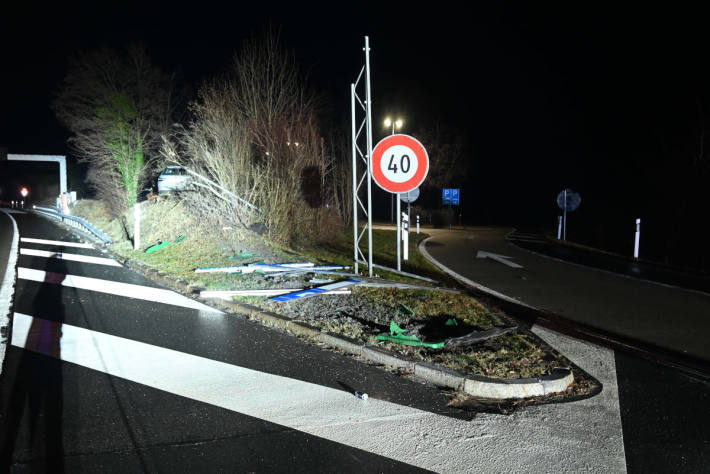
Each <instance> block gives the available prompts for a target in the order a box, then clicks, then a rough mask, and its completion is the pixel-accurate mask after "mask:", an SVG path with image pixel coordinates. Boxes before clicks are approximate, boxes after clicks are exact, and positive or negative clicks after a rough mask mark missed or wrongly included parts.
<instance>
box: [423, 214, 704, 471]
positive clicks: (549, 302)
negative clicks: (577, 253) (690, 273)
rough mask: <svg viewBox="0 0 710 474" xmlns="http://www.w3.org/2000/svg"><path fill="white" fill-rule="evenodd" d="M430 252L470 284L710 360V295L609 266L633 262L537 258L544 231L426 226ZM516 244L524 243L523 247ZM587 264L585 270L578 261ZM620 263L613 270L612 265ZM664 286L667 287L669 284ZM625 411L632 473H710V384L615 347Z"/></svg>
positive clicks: (665, 278)
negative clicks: (524, 232) (531, 249)
mask: <svg viewBox="0 0 710 474" xmlns="http://www.w3.org/2000/svg"><path fill="white" fill-rule="evenodd" d="M427 232H428V233H430V234H431V235H432V237H431V238H430V239H429V240H428V241H427V243H426V247H425V249H426V251H427V252H428V253H429V254H430V255H431V256H432V257H433V258H434V259H435V260H437V261H438V262H439V263H440V264H442V265H444V266H445V267H447V268H448V269H450V270H452V271H454V272H455V273H457V274H458V275H460V276H461V277H463V278H465V279H468V280H469V283H470V284H473V285H474V286H477V287H478V288H480V289H483V290H484V291H486V292H488V293H490V294H493V295H495V296H497V297H499V298H502V299H503V300H507V301H517V302H519V303H521V304H524V305H528V306H531V307H534V308H537V309H542V310H544V311H548V312H552V313H555V314H558V315H562V316H564V317H565V318H567V319H569V320H570V321H572V322H578V323H583V324H585V325H589V326H593V327H596V328H599V329H602V330H604V331H609V332H611V333H616V334H620V335H622V336H625V337H627V338H630V339H634V340H638V341H640V342H641V343H648V344H652V345H655V346H658V347H661V348H664V349H666V350H669V351H679V352H682V353H684V354H690V355H692V356H694V357H697V358H700V359H703V360H708V359H710V344H708V343H707V335H708V329H710V309H709V308H710V295H709V294H706V293H704V292H701V291H697V288H699V287H702V284H703V283H702V282H700V283H698V279H694V280H693V282H694V283H693V284H692V285H691V288H690V289H686V288H681V287H678V286H675V285H671V284H669V282H673V283H682V282H683V280H682V278H679V277H678V276H677V275H660V274H658V273H657V272H659V270H658V269H653V272H654V273H653V279H656V280H660V281H656V282H653V281H647V280H644V279H643V277H644V275H643V274H640V275H637V276H634V277H629V276H628V275H623V274H618V273H614V272H610V271H609V270H610V269H612V267H613V265H616V266H617V268H616V269H617V270H619V271H621V270H622V269H624V268H625V269H627V270H628V268H629V266H628V265H624V264H623V263H621V264H620V263H613V262H608V261H607V260H608V258H607V257H603V258H602V260H603V262H601V263H599V267H601V268H602V269H603V270H600V269H595V268H592V267H591V265H595V264H596V263H597V262H595V259H594V258H593V257H590V256H589V255H587V256H585V257H584V261H583V262H580V260H579V259H575V261H576V262H577V263H574V264H570V263H566V262H564V261H561V260H560V259H559V258H561V257H563V256H564V255H561V254H560V253H556V254H555V257H556V258H555V259H551V258H547V257H545V256H542V255H539V254H533V253H531V252H529V251H526V250H524V249H522V248H520V246H519V245H525V246H530V244H531V243H532V245H533V246H537V248H536V250H538V251H539V250H540V248H539V246H541V245H543V244H544V243H545V242H546V241H545V240H544V238H542V236H537V237H536V236H534V235H521V234H519V233H518V234H517V235H515V234H514V235H513V237H514V238H513V239H512V241H511V240H508V239H506V236H508V235H510V232H511V229H501V228H472V229H467V230H454V231H450V230H429V229H428V230H427ZM516 244H517V245H516ZM579 263H584V264H585V265H586V266H582V265H579ZM610 266H612V267H610ZM661 282H664V283H661ZM614 359H615V368H616V374H615V376H616V378H617V383H618V391H619V410H620V414H621V422H622V427H623V434H624V448H625V456H626V464H627V467H628V470H629V472H708V466H710V410H709V409H708V406H710V383H708V377H707V376H705V377H703V376H700V377H697V376H689V375H686V374H685V373H682V372H679V371H677V370H675V369H673V368H669V367H667V366H664V365H659V364H656V363H653V362H651V361H648V360H643V359H640V358H637V357H633V356H631V355H628V354H627V352H626V351H615V354H614Z"/></svg>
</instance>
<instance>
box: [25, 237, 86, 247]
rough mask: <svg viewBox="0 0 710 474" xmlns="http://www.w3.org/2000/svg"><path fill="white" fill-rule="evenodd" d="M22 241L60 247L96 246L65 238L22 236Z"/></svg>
mask: <svg viewBox="0 0 710 474" xmlns="http://www.w3.org/2000/svg"><path fill="white" fill-rule="evenodd" d="M20 242H27V243H30V244H44V245H55V246H59V247H77V248H81V249H93V248H94V246H93V245H91V244H85V243H82V242H65V241H63V240H45V239H33V238H30V237H20Z"/></svg>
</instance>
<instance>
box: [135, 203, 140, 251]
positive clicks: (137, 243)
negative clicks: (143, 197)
mask: <svg viewBox="0 0 710 474" xmlns="http://www.w3.org/2000/svg"><path fill="white" fill-rule="evenodd" d="M140 246H141V206H140V204H138V203H135V204H134V205H133V250H138V249H139V248H140Z"/></svg>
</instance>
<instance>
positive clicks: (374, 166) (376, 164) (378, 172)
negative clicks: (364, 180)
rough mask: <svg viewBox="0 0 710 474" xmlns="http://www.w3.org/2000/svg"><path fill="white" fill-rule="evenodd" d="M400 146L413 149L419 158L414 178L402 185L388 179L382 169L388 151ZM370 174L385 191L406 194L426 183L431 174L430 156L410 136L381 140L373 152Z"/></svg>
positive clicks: (396, 136)
mask: <svg viewBox="0 0 710 474" xmlns="http://www.w3.org/2000/svg"><path fill="white" fill-rule="evenodd" d="M398 145H400V146H405V147H407V148H409V149H411V150H412V151H413V152H414V154H415V156H416V158H417V170H416V172H415V173H414V176H412V177H411V178H409V179H408V180H407V181H404V182H402V183H398V182H396V181H392V180H390V179H388V178H387V177H386V176H385V175H384V173H383V172H382V167H381V162H382V158H383V157H384V156H386V154H387V150H389V149H390V148H392V147H395V146H398ZM370 172H371V173H372V177H373V178H374V179H375V183H377V185H378V186H379V187H381V188H382V189H384V190H385V191H389V192H391V193H406V192H407V191H411V190H412V189H414V188H416V187H417V186H419V185H420V184H422V183H423V182H424V178H426V175H427V174H428V173H429V155H427V152H426V150H425V149H424V146H423V145H422V144H421V143H420V142H419V140H417V139H416V138H414V137H410V136H409V135H390V136H389V137H386V138H383V139H382V140H380V142H379V143H378V144H377V145H376V146H375V148H374V150H372V161H371V170H370Z"/></svg>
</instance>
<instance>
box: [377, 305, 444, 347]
mask: <svg viewBox="0 0 710 474" xmlns="http://www.w3.org/2000/svg"><path fill="white" fill-rule="evenodd" d="M410 311H411V310H410ZM406 332H407V330H406V329H402V328H401V327H399V326H398V325H397V323H395V322H394V321H390V334H389V335H387V334H379V335H378V336H377V339H379V340H381V341H391V342H398V343H400V344H406V345H408V346H423V347H431V348H432V349H440V348H442V347H444V341H441V342H423V341H420V340H419V338H418V337H417V336H408V335H406V334H405V333H406Z"/></svg>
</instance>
